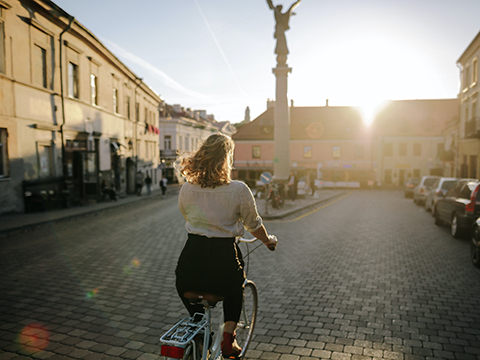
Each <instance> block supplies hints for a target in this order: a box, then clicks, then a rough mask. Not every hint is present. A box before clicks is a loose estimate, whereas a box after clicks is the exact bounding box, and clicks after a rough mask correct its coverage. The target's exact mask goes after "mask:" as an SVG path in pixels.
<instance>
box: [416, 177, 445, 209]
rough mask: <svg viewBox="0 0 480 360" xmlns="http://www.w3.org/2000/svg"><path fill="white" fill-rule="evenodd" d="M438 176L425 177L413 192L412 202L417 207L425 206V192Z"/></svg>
mask: <svg viewBox="0 0 480 360" xmlns="http://www.w3.org/2000/svg"><path fill="white" fill-rule="evenodd" d="M439 178H440V176H433V175H426V176H424V177H422V179H421V180H420V183H419V184H418V185H417V186H416V187H415V189H414V190H413V202H414V203H415V204H418V205H423V204H425V199H426V192H427V191H428V190H429V189H430V187H431V186H432V185H433V183H434V182H435V180H437V179H439Z"/></svg>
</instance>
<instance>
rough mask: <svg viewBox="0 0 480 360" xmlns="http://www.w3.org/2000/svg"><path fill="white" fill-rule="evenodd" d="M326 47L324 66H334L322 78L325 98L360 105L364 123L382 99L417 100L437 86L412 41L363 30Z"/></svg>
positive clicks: (423, 55)
mask: <svg viewBox="0 0 480 360" xmlns="http://www.w3.org/2000/svg"><path fill="white" fill-rule="evenodd" d="M328 50H329V51H330V61H331V62H330V63H329V64H327V68H328V67H330V68H333V69H335V71H331V72H330V73H328V74H326V77H327V78H325V79H324V80H325V82H324V84H328V92H329V93H331V95H329V96H328V97H329V98H330V99H331V100H332V102H334V103H336V104H342V105H345V106H358V107H360V108H361V109H362V116H363V118H364V121H365V123H366V124H367V125H370V124H371V123H372V122H373V120H374V117H375V114H376V112H377V111H378V107H379V106H381V105H382V104H383V103H385V101H386V100H390V99H418V98H422V97H425V95H424V94H428V93H430V94H431V93H435V90H436V87H438V81H437V80H435V77H436V75H435V71H434V68H435V66H433V65H432V61H431V59H430V58H429V57H428V55H427V54H426V53H425V51H423V50H420V49H417V48H415V44H414V42H413V40H412V42H411V43H410V42H406V39H399V38H395V37H392V36H390V37H389V36H386V35H378V34H372V33H366V34H358V35H357V36H355V37H354V38H350V39H349V40H348V41H346V42H341V43H337V44H335V46H334V47H333V48H330V49H328Z"/></svg>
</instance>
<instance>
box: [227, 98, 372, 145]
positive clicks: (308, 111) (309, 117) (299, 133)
mask: <svg viewBox="0 0 480 360" xmlns="http://www.w3.org/2000/svg"><path fill="white" fill-rule="evenodd" d="M273 113H274V108H273V107H270V108H269V109H268V110H267V111H265V112H264V113H263V114H261V115H260V116H258V117H257V118H256V119H255V120H253V121H251V122H249V123H247V124H245V125H243V126H241V127H240V128H239V129H238V131H237V133H236V134H235V135H234V136H233V139H234V140H273V130H274V123H273ZM366 131H367V128H366V127H365V125H364V124H363V121H362V117H361V115H360V113H359V112H358V111H357V109H356V108H354V107H343V106H338V107H337V106H324V107H291V108H290V138H291V139H292V140H327V139H345V140H351V139H357V138H359V137H361V136H363V135H364V134H365V133H366Z"/></svg>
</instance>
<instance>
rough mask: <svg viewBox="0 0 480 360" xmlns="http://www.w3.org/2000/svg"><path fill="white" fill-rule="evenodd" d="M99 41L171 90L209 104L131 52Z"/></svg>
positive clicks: (201, 95)
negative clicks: (158, 79)
mask: <svg viewBox="0 0 480 360" xmlns="http://www.w3.org/2000/svg"><path fill="white" fill-rule="evenodd" d="M100 40H101V41H102V42H103V43H104V44H106V45H108V48H109V49H111V50H112V51H113V52H114V53H115V54H118V55H119V56H121V57H123V58H124V59H127V60H129V61H131V62H133V63H135V64H137V65H140V66H141V67H142V68H144V69H146V70H148V71H149V72H150V73H152V74H153V75H156V76H157V77H159V78H160V79H161V80H162V82H163V83H164V84H165V85H166V86H168V87H170V88H172V89H175V90H177V91H179V92H181V93H183V94H185V95H188V96H191V97H193V98H196V99H201V100H203V101H208V102H211V101H212V99H211V98H210V97H208V96H205V95H203V94H201V93H198V92H196V91H194V90H190V89H188V88H186V87H185V86H183V85H181V84H179V83H178V82H176V81H175V80H174V79H172V78H171V77H170V76H168V75H167V74H165V73H164V72H163V71H162V70H160V69H159V68H157V67H156V66H154V65H152V64H150V63H149V62H147V61H145V60H143V59H141V58H139V57H138V56H136V55H134V54H132V53H131V52H129V51H127V50H125V49H124V48H122V47H121V46H119V45H117V44H115V43H114V42H112V41H110V40H107V39H104V38H100Z"/></svg>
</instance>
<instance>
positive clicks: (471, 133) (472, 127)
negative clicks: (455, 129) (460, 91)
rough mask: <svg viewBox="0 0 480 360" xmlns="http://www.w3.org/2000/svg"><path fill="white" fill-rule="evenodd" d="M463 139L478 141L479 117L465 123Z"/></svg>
mask: <svg viewBox="0 0 480 360" xmlns="http://www.w3.org/2000/svg"><path fill="white" fill-rule="evenodd" d="M465 138H470V139H472V138H475V139H480V117H477V118H473V119H470V120H468V121H465Z"/></svg>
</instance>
